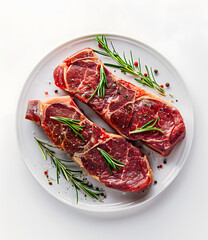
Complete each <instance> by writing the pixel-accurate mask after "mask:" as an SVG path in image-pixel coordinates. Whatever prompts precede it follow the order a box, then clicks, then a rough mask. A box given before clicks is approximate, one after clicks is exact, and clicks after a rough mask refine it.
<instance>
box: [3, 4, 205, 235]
mask: <svg viewBox="0 0 208 240" xmlns="http://www.w3.org/2000/svg"><path fill="white" fill-rule="evenodd" d="M0 5H1V6H0V9H1V11H0V81H1V85H0V86H1V87H0V90H1V91H0V98H1V117H0V133H1V137H0V141H1V142H0V153H1V155H0V156H1V157H0V158H1V159H0V163H1V164H0V170H1V171H0V174H1V176H0V239H2V240H7V239H9V240H10V239H18V240H19V239H21V240H25V239H32V240H33V239H41V240H42V239H49V240H53V239H78V240H79V239H85V240H88V239H90V240H95V239H96V240H103V239H105V240H106V239H114V240H117V239H119V240H121V239H141V240H146V239H147V240H149V239H156V240H157V239H158V240H159V239H160V240H166V239H168V240H175V239H177V240H184V239H189V240H192V239H193V240H194V239H200V240H204V239H208V230H207V226H208V181H207V167H208V159H207V155H208V154H207V150H208V143H207V134H208V128H207V125H208V122H207V118H208V113H207V110H208V100H207V97H208V94H207V90H208V74H207V70H208V67H207V66H208V60H207V59H208V2H207V1H202V0H201V1H191V0H180V1H179V0H175V1H162V0H160V1H154V0H151V1H150V0H146V1H139V0H135V1H133V0H128V1H127V0H125V1H119V0H103V1H96V0H91V1H90V0H88V1H84V0H82V1H81V0H73V1H71V0H68V1H67V0H66V1H61V0H60V1H52V0H50V1H43V0H42V1H38V0H36V1H9V0H8V1H4V3H3V2H2V1H1V3H0ZM102 32H108V33H116V34H122V35H126V36H129V37H132V38H135V39H138V40H140V41H143V42H144V43H146V44H148V45H150V46H152V47H153V48H155V49H156V50H158V51H159V52H160V53H162V54H163V55H164V56H165V57H166V58H167V59H169V61H170V62H172V64H173V65H174V66H175V67H176V69H178V70H179V72H180V73H181V75H182V77H183V78H184V80H185V82H186V84H187V87H188V90H189V92H190V95H191V97H192V101H193V105H194V117H195V137H194V141H193V146H192V150H191V152H190V155H189V157H188V160H187V163H186V164H185V166H184V168H183V169H182V171H181V172H180V174H179V175H178V177H177V178H176V180H175V181H174V182H173V183H172V184H171V185H170V186H169V187H168V189H166V190H165V191H164V192H163V193H162V194H160V196H159V197H157V198H156V199H155V200H153V201H151V202H150V203H148V204H146V205H145V206H144V207H143V208H142V209H141V208H136V209H134V210H131V211H129V212H125V213H122V214H115V213H114V214H112V215H111V214H104V215H103V214H89V213H85V212H79V211H77V210H74V209H73V208H70V207H68V206H66V205H64V204H63V203H61V202H59V201H58V200H56V199H54V198H53V197H52V196H50V195H49V194H48V193H47V192H45V191H44V190H43V189H42V187H41V186H40V185H39V184H38V183H37V182H36V181H35V179H34V178H33V176H32V175H31V174H30V172H29V171H28V169H27V168H26V166H25V164H24V162H23V160H22V159H21V157H20V153H19V150H18V146H17V141H16V129H15V113H16V111H17V109H16V106H17V101H18V97H19V95H20V91H21V89H22V87H23V84H24V82H25V80H26V79H27V77H28V75H29V74H30V72H31V71H32V69H33V68H34V66H35V65H36V64H37V63H38V62H39V61H40V60H41V59H42V58H43V57H44V56H45V55H46V54H48V53H49V52H50V51H51V50H53V49H54V48H55V47H57V46H58V45H60V44H62V43H64V42H66V41H69V40H71V39H73V38H75V37H79V36H81V35H87V34H92V33H102Z"/></svg>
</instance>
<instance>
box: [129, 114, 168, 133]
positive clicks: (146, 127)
mask: <svg viewBox="0 0 208 240" xmlns="http://www.w3.org/2000/svg"><path fill="white" fill-rule="evenodd" d="M158 119H159V117H157V118H156V120H155V121H154V119H152V120H151V121H149V122H148V123H146V124H144V125H143V126H142V127H141V128H137V129H136V130H134V131H132V132H130V134H133V133H141V132H147V131H159V132H161V133H164V132H163V131H162V130H161V129H159V128H154V126H155V124H156V123H157V121H158ZM152 122H154V123H153V124H152V125H150V124H151V123H152Z"/></svg>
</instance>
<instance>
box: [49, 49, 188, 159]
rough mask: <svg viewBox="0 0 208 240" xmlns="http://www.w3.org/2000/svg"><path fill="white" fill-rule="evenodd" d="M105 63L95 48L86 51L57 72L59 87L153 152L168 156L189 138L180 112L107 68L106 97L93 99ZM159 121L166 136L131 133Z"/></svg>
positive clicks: (68, 59)
mask: <svg viewBox="0 0 208 240" xmlns="http://www.w3.org/2000/svg"><path fill="white" fill-rule="evenodd" d="M101 64H102V62H101V61H100V60H99V59H98V58H97V56H96V55H95V53H94V52H93V50H92V49H91V48H86V49H83V50H81V51H79V52H77V53H76V54H74V55H73V56H71V57H69V58H67V59H66V60H64V61H63V63H62V64H61V65H59V66H58V67H57V68H56V69H55V71H54V79H55V84H56V85H57V86H58V87H60V88H62V89H64V90H66V91H68V92H70V93H71V94H74V95H75V96H76V97H78V98H79V99H80V100H82V101H83V102H85V103H87V104H88V105H89V106H91V107H92V108H93V109H94V110H95V111H96V112H97V113H98V114H99V115H100V116H101V117H102V118H103V119H104V120H105V121H106V122H107V123H108V124H110V125H111V126H112V127H113V128H114V129H115V130H116V131H117V132H118V133H120V134H121V135H122V136H124V137H125V138H127V139H129V140H134V141H135V140H142V141H143V142H144V143H145V144H146V145H148V146H149V147H151V148H152V149H154V150H156V151H157V152H159V153H161V154H162V155H164V156H167V155H168V154H169V153H170V152H171V150H172V149H173V147H174V146H175V145H176V144H177V143H178V142H180V141H181V140H182V139H183V138H184V137H185V132H186V131H185V125H184V122H183V118H182V117H181V114H180V113H179V111H178V110H177V109H176V108H175V107H174V106H173V105H172V104H170V103H168V102H166V101H165V100H163V99H162V98H160V97H158V96H156V95H154V94H152V93H149V92H147V91H146V90H144V89H142V88H139V87H137V86H135V85H133V84H131V83H129V82H126V81H124V80H122V79H119V78H117V77H115V76H114V75H113V74H112V73H111V72H110V71H109V70H108V69H107V68H105V67H104V69H105V74H106V78H107V84H108V88H106V93H105V98H104V99H103V98H102V97H98V96H97V94H95V95H94V97H93V98H92V99H90V97H91V95H92V94H93V93H94V91H95V89H96V87H97V86H98V83H99V81H100V67H101ZM89 99H90V100H89ZM158 117H159V118H158ZM157 118H158V121H157V123H156V125H155V126H154V127H156V128H159V129H161V130H162V131H163V133H162V132H159V131H146V132H142V133H131V132H132V131H134V130H136V129H138V128H141V127H142V126H143V125H145V124H146V123H148V122H150V121H151V120H156V119H157Z"/></svg>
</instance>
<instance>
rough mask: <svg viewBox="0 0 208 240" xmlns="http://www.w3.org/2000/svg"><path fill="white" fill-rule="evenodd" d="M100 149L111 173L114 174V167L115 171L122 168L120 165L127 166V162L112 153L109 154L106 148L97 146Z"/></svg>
mask: <svg viewBox="0 0 208 240" xmlns="http://www.w3.org/2000/svg"><path fill="white" fill-rule="evenodd" d="M97 149H98V151H99V152H100V153H101V155H102V156H103V158H104V160H105V162H106V163H107V165H108V168H109V170H110V172H111V175H113V173H112V169H114V170H115V171H117V170H120V168H119V167H125V164H124V163H122V162H119V161H118V160H116V159H115V158H113V157H112V156H111V155H110V154H108V153H107V152H106V151H105V150H103V149H101V148H97Z"/></svg>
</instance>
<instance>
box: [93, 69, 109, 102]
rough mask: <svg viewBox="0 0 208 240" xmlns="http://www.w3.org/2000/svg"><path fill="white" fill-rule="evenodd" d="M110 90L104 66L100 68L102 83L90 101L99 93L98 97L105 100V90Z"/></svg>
mask: <svg viewBox="0 0 208 240" xmlns="http://www.w3.org/2000/svg"><path fill="white" fill-rule="evenodd" d="M106 87H107V88H108V84H107V79H106V74H105V70H104V67H103V65H101V66H100V82H99V84H98V86H97V87H96V89H95V91H94V93H93V94H92V95H91V97H90V98H89V99H88V101H90V100H91V99H92V98H93V97H94V95H95V94H96V92H97V95H98V97H102V98H103V99H104V98H105V88H106Z"/></svg>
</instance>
